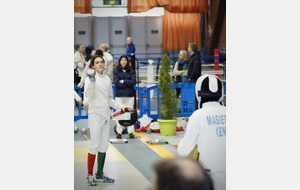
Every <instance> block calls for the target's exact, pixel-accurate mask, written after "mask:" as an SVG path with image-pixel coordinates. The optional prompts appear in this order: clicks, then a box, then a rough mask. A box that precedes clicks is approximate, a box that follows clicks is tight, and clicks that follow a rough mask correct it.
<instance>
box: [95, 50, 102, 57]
mask: <svg viewBox="0 0 300 190" xmlns="http://www.w3.org/2000/svg"><path fill="white" fill-rule="evenodd" d="M95 55H102V56H103V51H102V50H100V49H97V50H96V52H95Z"/></svg>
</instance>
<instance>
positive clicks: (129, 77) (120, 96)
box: [114, 55, 136, 138]
mask: <svg viewBox="0 0 300 190" xmlns="http://www.w3.org/2000/svg"><path fill="white" fill-rule="evenodd" d="M135 80H136V77H135V72H134V70H132V69H131V67H130V65H129V60H128V57H127V56H126V55H122V56H121V57H120V59H119V61H118V64H117V65H116V69H115V70H114V83H115V88H116V101H117V102H120V103H121V104H123V105H126V106H129V107H133V105H134V96H135V91H134V85H135ZM122 131H123V128H122V126H121V125H120V124H119V123H118V122H117V133H118V134H117V138H122ZM127 131H128V133H129V138H134V135H133V132H134V126H133V125H132V126H128V127H127Z"/></svg>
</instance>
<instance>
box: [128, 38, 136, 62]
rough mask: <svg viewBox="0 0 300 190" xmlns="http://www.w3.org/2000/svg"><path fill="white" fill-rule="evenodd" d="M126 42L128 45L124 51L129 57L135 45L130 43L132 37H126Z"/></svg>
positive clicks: (133, 51)
mask: <svg viewBox="0 0 300 190" xmlns="http://www.w3.org/2000/svg"><path fill="white" fill-rule="evenodd" d="M126 43H127V46H128V47H127V51H126V56H127V57H129V58H130V56H131V54H132V53H135V46H134V44H133V43H132V38H131V37H128V38H127V39H126Z"/></svg>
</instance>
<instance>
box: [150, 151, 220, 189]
mask: <svg viewBox="0 0 300 190" xmlns="http://www.w3.org/2000/svg"><path fill="white" fill-rule="evenodd" d="M153 168H154V175H153V178H152V186H153V188H152V189H153V190H213V189H214V188H213V183H212V180H211V178H210V176H209V175H208V174H207V173H206V172H205V171H204V169H203V168H202V166H201V165H200V164H199V163H198V162H197V161H195V160H193V159H191V158H188V157H177V158H172V159H162V160H160V161H159V162H157V163H156V164H155V165H154V167H153Z"/></svg>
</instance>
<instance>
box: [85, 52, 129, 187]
mask: <svg viewBox="0 0 300 190" xmlns="http://www.w3.org/2000/svg"><path fill="white" fill-rule="evenodd" d="M90 67H91V68H93V69H94V70H95V71H96V72H95V73H94V75H93V76H92V77H91V78H88V77H87V79H86V83H85V85H86V86H85V89H84V92H85V93H84V94H85V97H87V98H88V100H89V110H88V112H89V113H88V122H89V127H90V145H89V150H88V176H87V179H86V183H87V184H88V185H91V186H95V185H96V182H95V180H94V176H93V167H94V161H95V157H96V156H95V155H96V154H97V153H98V155H97V163H98V167H97V168H98V169H97V173H96V174H95V178H96V180H99V181H101V182H105V183H113V182H114V180H113V179H111V178H109V177H107V176H106V175H104V172H103V168H104V162H105V156H106V150H107V147H108V141H109V132H110V107H113V108H115V109H116V110H120V109H122V110H123V111H125V109H126V108H129V107H127V106H123V105H122V104H121V103H118V102H116V101H115V100H114V99H113V94H112V92H113V91H112V85H111V82H110V79H109V77H108V76H106V75H105V74H104V72H103V71H104V67H105V62H104V59H103V57H102V56H100V55H96V56H94V57H92V59H91V64H90Z"/></svg>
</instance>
